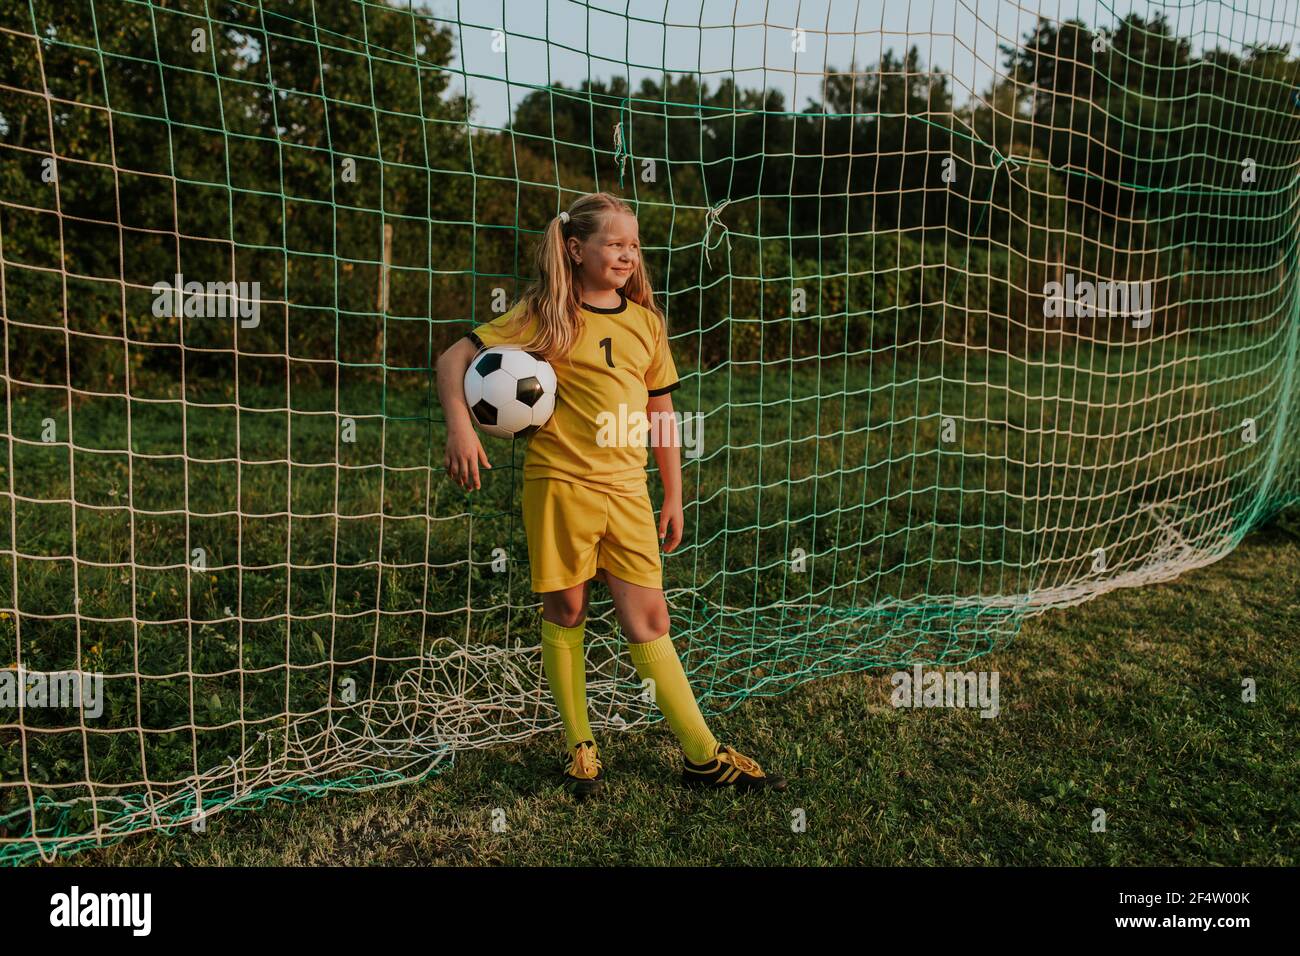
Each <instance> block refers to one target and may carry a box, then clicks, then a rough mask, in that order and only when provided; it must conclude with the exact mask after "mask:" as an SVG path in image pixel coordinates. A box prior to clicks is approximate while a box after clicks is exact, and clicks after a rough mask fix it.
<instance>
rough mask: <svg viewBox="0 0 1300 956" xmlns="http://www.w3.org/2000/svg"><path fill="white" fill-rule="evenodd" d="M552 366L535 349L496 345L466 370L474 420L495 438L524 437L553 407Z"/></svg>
mask: <svg viewBox="0 0 1300 956" xmlns="http://www.w3.org/2000/svg"><path fill="white" fill-rule="evenodd" d="M556 385H557V383H556V380H555V370H554V369H553V368H551V366H550V363H549V362H547V361H546V360H545V359H544V358H542V357H541V356H540V355H538V354H537V353H535V352H525V351H524V350H523V349H521V348H517V347H515V346H510V345H495V346H493V347H492V348H487V349H483V350H482V351H480V352H479V353H478V355H475V356H474V359H473V361H471V362H470V363H469V368H467V369H466V370H465V401H466V403H467V404H468V405H469V411H470V415H472V416H473V418H474V424H476V425H478V427H479V428H481V429H482V430H483V431H485V432H487V433H488V434H489V435H495V436H496V437H497V438H527V437H528V436H529V435H531V434H532V433H533V432H535V431H537V429H539V428H541V427H542V426H543V425H545V424H546V421H547V419H549V418H550V417H551V412H553V411H554V410H555V390H556Z"/></svg>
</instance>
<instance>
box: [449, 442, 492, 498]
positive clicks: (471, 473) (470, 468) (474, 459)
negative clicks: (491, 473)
mask: <svg viewBox="0 0 1300 956" xmlns="http://www.w3.org/2000/svg"><path fill="white" fill-rule="evenodd" d="M479 462H482V463H483V465H484V466H485V467H487V468H491V467H492V465H491V463H490V462H489V461H488V458H487V452H485V451H484V450H483V443H482V442H480V441H479V440H478V433H477V432H475V431H474V429H473V427H472V426H471V427H469V428H453V429H451V430H449V431H448V432H447V457H446V459H445V461H444V462H443V465H444V466H445V467H446V469H447V474H449V475H451V480H452V481H454V482H456V484H458V485H460V486H461V487H462V488H469V487H470V486H471V484H472V485H473V488H474V490H478V488H479V480H478V466H479Z"/></svg>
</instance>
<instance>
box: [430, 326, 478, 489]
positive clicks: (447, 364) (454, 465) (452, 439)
mask: <svg viewBox="0 0 1300 956" xmlns="http://www.w3.org/2000/svg"><path fill="white" fill-rule="evenodd" d="M477 352H478V347H477V346H476V345H475V344H474V343H473V342H471V341H470V340H469V339H468V338H460V339H457V340H456V344H454V345H453V346H451V348H449V349H447V351H445V352H443V353H442V354H441V355H440V356H438V364H437V373H438V398H439V400H440V401H441V402H442V411H443V417H444V418H445V419H446V421H447V455H446V459H445V460H444V462H443V464H444V465H445V466H446V468H447V474H449V475H451V479H452V481H454V482H456V483H457V484H458V485H460V486H461V487H462V488H469V487H471V486H472V487H473V488H475V489H477V488H478V487H479V476H478V475H479V473H478V466H479V463H480V462H482V463H483V465H485V466H486V467H488V468H491V467H492V465H491V464H490V463H489V462H488V459H487V453H486V452H484V451H483V444H482V443H481V442H480V441H479V440H478V433H477V432H475V431H474V421H473V419H471V418H470V415H469V405H467V404H466V402H465V385H464V383H465V370H466V369H468V368H469V363H470V362H471V361H472V360H473V358H474V355H475V354H476V353H477Z"/></svg>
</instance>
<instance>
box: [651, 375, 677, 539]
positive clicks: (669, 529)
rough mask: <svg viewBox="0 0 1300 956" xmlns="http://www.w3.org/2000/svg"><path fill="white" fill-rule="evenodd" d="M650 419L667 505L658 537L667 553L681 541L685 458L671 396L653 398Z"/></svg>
mask: <svg viewBox="0 0 1300 956" xmlns="http://www.w3.org/2000/svg"><path fill="white" fill-rule="evenodd" d="M646 415H647V416H648V417H649V419H650V426H651V427H650V443H651V445H652V447H653V448H654V450H655V463H656V464H657V465H658V466H659V480H660V481H662V482H663V485H664V506H663V507H662V508H661V509H660V510H659V537H660V539H662V540H663V549H664V553H668V552H670V551H672V550H673V549H674V548H676V547H677V545H678V544H680V543H681V540H682V522H683V518H682V456H681V450H680V449H679V447H678V446H679V441H678V438H677V417H676V416H675V415H674V414H673V397H672V395H671V394H664V395H652V396H650V398H649V400H648V401H647V402H646Z"/></svg>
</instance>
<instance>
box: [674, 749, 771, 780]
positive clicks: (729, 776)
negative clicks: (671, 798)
mask: <svg viewBox="0 0 1300 956" xmlns="http://www.w3.org/2000/svg"><path fill="white" fill-rule="evenodd" d="M685 763H686V766H685V768H684V769H683V770H682V783H683V784H685V785H686V786H688V787H735V788H736V789H737V790H784V789H785V777H783V776H781V775H780V774H779V773H764V772H763V768H762V767H760V766H759V765H758V762H757V761H754V760H751V759H750V758H748V757H746V756H745V755H744V754H742V753H740V752H739V751H738V750H734V749H732V748H731V747H728V746H727V745H726V744H719V745H718V749H717V751H716V752H715V754H714V757H713V759H712V760H710V761H709V762H708V763H691V761H690V760H689V759H687V760H686V761H685Z"/></svg>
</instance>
